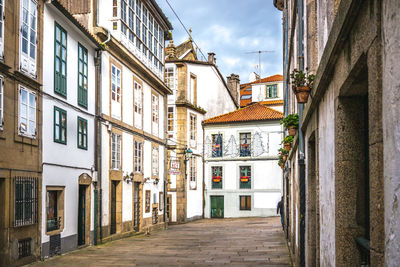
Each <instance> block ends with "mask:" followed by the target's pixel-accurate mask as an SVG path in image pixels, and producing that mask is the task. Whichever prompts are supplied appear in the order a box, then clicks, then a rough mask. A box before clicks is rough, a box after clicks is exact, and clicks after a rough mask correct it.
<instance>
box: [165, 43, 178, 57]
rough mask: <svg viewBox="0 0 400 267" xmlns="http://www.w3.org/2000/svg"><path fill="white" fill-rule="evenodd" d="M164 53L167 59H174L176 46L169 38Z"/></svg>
mask: <svg viewBox="0 0 400 267" xmlns="http://www.w3.org/2000/svg"><path fill="white" fill-rule="evenodd" d="M165 53H166V55H167V57H168V59H176V47H175V45H174V40H170V41H169V44H168V46H167V48H166V49H165Z"/></svg>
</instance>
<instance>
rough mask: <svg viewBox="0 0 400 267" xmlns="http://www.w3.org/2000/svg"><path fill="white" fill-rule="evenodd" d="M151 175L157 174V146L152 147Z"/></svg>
mask: <svg viewBox="0 0 400 267" xmlns="http://www.w3.org/2000/svg"><path fill="white" fill-rule="evenodd" d="M152 168H153V176H158V148H157V147H153V151H152Z"/></svg>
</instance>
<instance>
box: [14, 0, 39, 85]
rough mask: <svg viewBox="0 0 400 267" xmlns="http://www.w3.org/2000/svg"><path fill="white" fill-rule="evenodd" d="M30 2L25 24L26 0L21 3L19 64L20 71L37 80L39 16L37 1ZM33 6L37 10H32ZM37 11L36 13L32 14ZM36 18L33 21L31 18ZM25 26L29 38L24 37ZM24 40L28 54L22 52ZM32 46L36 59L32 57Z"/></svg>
mask: <svg viewBox="0 0 400 267" xmlns="http://www.w3.org/2000/svg"><path fill="white" fill-rule="evenodd" d="M27 1H28V3H29V4H28V5H29V7H28V9H29V10H27V12H28V15H27V16H28V19H27V20H28V21H27V23H24V10H26V8H25V7H24V6H23V3H24V0H21V1H20V38H19V45H20V48H19V52H20V53H19V63H20V71H21V72H23V73H27V74H28V75H30V76H31V77H33V78H36V61H37V42H38V41H37V16H38V4H37V1H36V0H27ZM31 5H34V7H35V9H33V8H32V6H31ZM32 11H35V13H32ZM32 15H35V16H34V19H33V20H32V18H31V16H32ZM32 21H33V22H34V23H35V25H34V27H32ZM24 25H26V26H27V31H28V32H27V36H26V38H24V37H23V28H24ZM32 35H34V43H31V40H32ZM23 39H26V40H27V42H28V44H27V53H25V52H23V51H22V44H23ZM31 46H33V48H34V50H33V53H34V54H35V58H32V57H31Z"/></svg>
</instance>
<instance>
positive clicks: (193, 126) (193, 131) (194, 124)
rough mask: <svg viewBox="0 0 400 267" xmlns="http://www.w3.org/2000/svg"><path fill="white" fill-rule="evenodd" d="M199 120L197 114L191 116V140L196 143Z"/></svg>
mask: <svg viewBox="0 0 400 267" xmlns="http://www.w3.org/2000/svg"><path fill="white" fill-rule="evenodd" d="M196 133H197V119H196V115H195V114H190V140H193V141H196Z"/></svg>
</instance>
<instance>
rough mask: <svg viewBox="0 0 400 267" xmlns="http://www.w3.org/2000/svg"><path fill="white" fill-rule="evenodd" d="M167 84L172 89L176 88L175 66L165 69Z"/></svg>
mask: <svg viewBox="0 0 400 267" xmlns="http://www.w3.org/2000/svg"><path fill="white" fill-rule="evenodd" d="M165 84H166V85H167V86H168V87H169V88H170V89H171V90H174V89H175V72H174V68H173V67H169V68H166V69H165Z"/></svg>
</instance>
